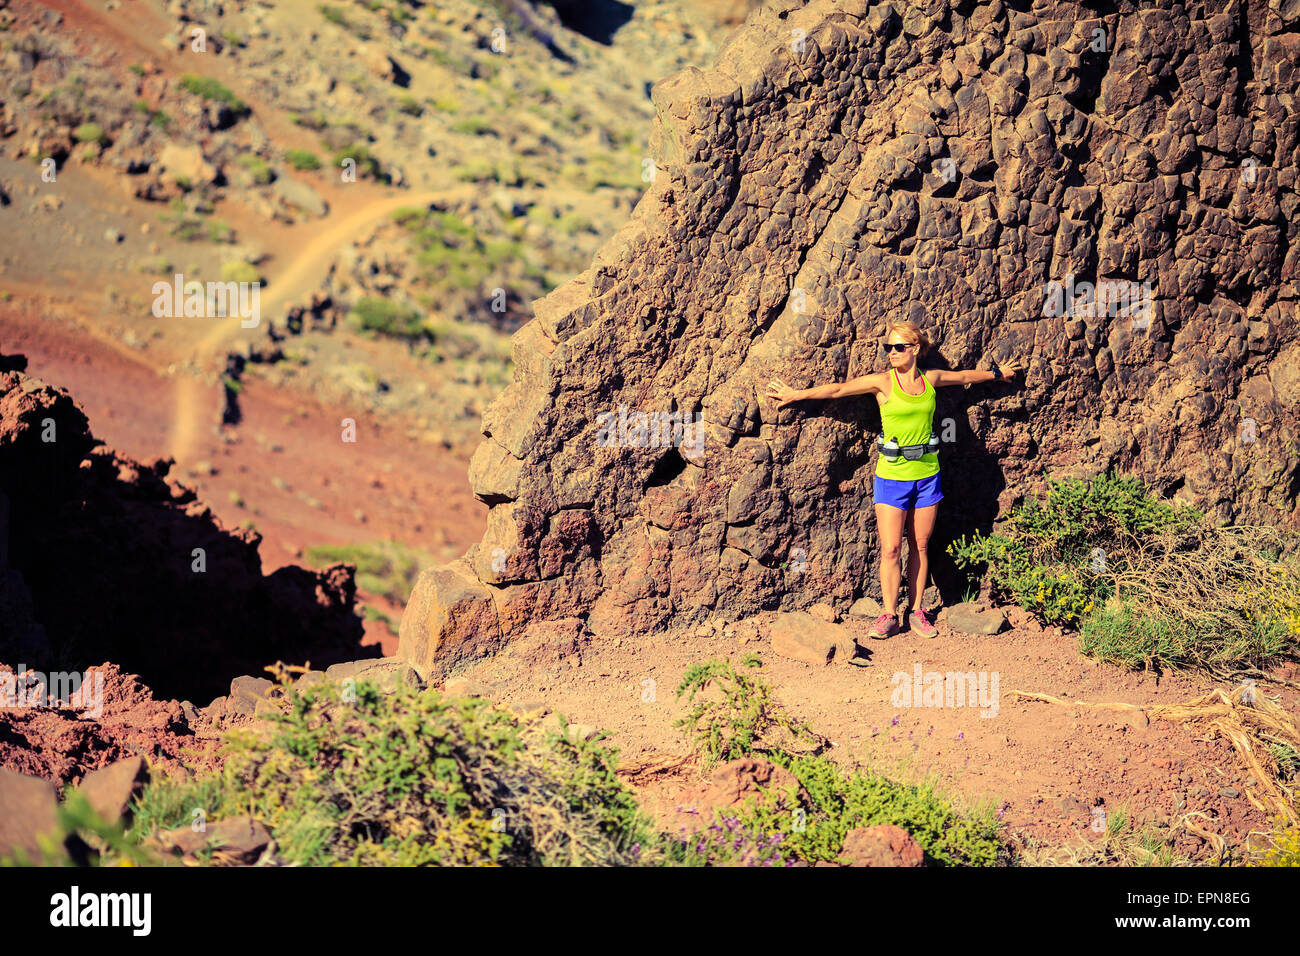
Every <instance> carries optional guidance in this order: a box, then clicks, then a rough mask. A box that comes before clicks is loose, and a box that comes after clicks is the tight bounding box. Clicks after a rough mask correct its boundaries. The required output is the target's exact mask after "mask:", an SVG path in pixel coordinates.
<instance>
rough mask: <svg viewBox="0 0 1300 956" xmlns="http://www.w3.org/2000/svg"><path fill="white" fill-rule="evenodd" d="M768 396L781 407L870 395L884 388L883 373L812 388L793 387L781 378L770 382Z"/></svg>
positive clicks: (860, 376)
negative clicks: (814, 400) (807, 401)
mask: <svg viewBox="0 0 1300 956" xmlns="http://www.w3.org/2000/svg"><path fill="white" fill-rule="evenodd" d="M767 387H768V392H767V397H768V398H773V399H776V407H777V408H781V407H783V406H785V405H789V404H790V403H791V402H802V401H804V400H806V399H817V398H847V397H848V396H850V395H868V394H870V393H872V392H878V391H880V389H881V388H882V373H879V372H876V373H873V374H871V375H859V376H858V377H857V378H851V379H849V380H848V381H847V382H831V383H829V384H827V385H815V386H813V387H812V388H803V389H800V388H791V387H790V386H789V385H787V384H785V382H783V381H781V380H780V379H779V378H774V379H772V381H770V382H769V383H768V386H767Z"/></svg>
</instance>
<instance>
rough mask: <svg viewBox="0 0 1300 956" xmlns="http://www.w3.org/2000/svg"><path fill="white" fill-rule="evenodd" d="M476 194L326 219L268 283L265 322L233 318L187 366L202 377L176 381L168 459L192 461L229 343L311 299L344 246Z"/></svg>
mask: <svg viewBox="0 0 1300 956" xmlns="http://www.w3.org/2000/svg"><path fill="white" fill-rule="evenodd" d="M473 192H474V187H472V186H463V187H459V188H455V189H446V190H441V191H438V192H424V193H415V194H412V195H405V194H404V195H398V196H392V197H388V198H385V199H379V200H375V201H373V202H370V203H367V204H366V205H364V206H362V207H361V208H359V209H355V210H352V211H351V212H349V213H348V214H347V215H345V216H343V217H342V218H339V219H338V220H337V221H330V220H332V219H333V218H334V217H333V216H331V217H330V219H327V220H326V222H325V224H324V226H325V227H324V228H323V229H321V230H320V231H319V232H316V233H315V234H314V235H313V236H312V238H311V239H310V240H309V241H308V242H307V244H306V245H304V246H303V247H301V249H299V250H298V251H297V252H296V253H295V254H294V257H293V258H292V259H291V260H290V261H289V262H288V264H287V266H286V267H285V268H284V269H283V271H281V272H279V273H278V274H277V275H275V276H273V277H272V280H271V281H270V282H269V283H268V284H267V286H266V294H265V295H262V296H261V302H260V308H261V320H260V321H259V322H258V324H257V326H256V327H254V328H251V329H245V328H244V327H243V325H242V323H241V322H240V320H239V319H238V318H237V317H231V318H228V319H225V320H222V321H220V322H217V323H215V324H214V325H213V326H212V329H211V331H209V332H208V333H207V335H205V336H204V337H203V338H202V339H201V340H200V341H199V343H198V345H197V346H196V347H195V349H194V352H193V354H192V355H191V357H190V359H189V362H188V363H187V364H189V365H191V366H192V367H194V368H197V369H198V370H199V372H198V374H197V375H194V374H185V375H181V376H179V377H178V378H177V380H176V394H175V399H174V401H173V408H174V417H173V421H172V426H171V429H170V437H169V439H168V443H167V448H168V451H167V454H169V455H171V456H172V457H174V458H175V459H176V460H177V462H180V463H185V462H189V461H192V454H193V452H194V448H195V446H196V443H197V440H198V435H199V430H200V428H201V427H202V426H201V423H202V421H203V419H204V418H205V417H206V416H207V415H208V414H210V412H211V407H212V403H211V402H210V401H205V400H204V398H203V393H204V391H205V390H208V389H211V388H212V387H213V386H214V383H215V373H216V372H217V371H218V370H217V369H216V368H214V367H213V364H212V359H214V358H216V359H221V358H224V356H225V353H226V349H227V348H228V346H229V345H230V343H231V342H232V341H233V340H234V339H236V338H238V337H239V336H240V335H241V334H243V335H245V336H254V335H255V336H261V335H263V334H264V333H265V329H264V327H263V325H262V322H266V321H274V319H275V318H276V317H277V316H278V315H279V313H280V312H281V311H283V310H284V309H285V308H287V307H288V306H290V305H292V304H293V303H295V302H299V301H302V300H304V299H306V298H308V297H309V296H310V295H311V293H312V292H313V291H314V290H315V289H316V288H318V287H319V286H320V284H321V282H322V281H323V280H324V278H325V276H326V275H327V274H328V272H329V267H330V264H331V263H332V262H333V259H334V255H335V253H337V251H338V249H339V248H340V247H342V246H344V245H346V244H347V243H349V242H352V241H354V240H355V239H356V238H357V237H358V236H359V235H360V234H361V232H362V230H364V229H365V228H366V227H368V226H371V225H373V224H374V223H375V222H376V221H377V220H380V219H382V218H383V217H384V216H386V215H388V214H389V213H391V212H393V211H395V210H397V209H400V208H402V207H404V206H420V205H427V204H428V203H432V202H440V201H448V200H455V199H460V198H464V197H466V196H469V195H472V194H473ZM312 225H313V226H314V225H315V224H312ZM303 228H304V229H306V228H309V226H304V227H303ZM205 409H206V410H207V411H205Z"/></svg>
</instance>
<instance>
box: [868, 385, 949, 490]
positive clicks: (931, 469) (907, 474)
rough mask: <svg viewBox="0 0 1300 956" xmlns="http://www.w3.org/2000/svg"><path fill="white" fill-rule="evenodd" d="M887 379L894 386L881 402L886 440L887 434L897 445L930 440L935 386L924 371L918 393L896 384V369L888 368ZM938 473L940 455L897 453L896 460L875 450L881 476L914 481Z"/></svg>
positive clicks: (877, 470)
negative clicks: (915, 456) (913, 457)
mask: <svg viewBox="0 0 1300 956" xmlns="http://www.w3.org/2000/svg"><path fill="white" fill-rule="evenodd" d="M889 380H890V381H891V382H892V383H893V387H892V388H891V389H890V391H889V401H887V402H885V404H883V405H881V406H880V433H881V435H883V436H884V437H885V440H886V441H888V440H889V439H890V438H892V439H894V441H896V442H898V444H900V445H924V444H925V443H926V442H928V441H929V440H930V432H931V431H932V430H933V428H934V404H935V403H934V386H933V385H931V384H930V380H929V379H928V378H926V377H925V376H924V375H922V376H921V381H923V382H925V391H924V392H922V393H921V394H920V395H909V394H907V392H905V391H903V386H901V385H899V384H898V373H897V372H896V371H894V369H892V368H891V369H890V370H889ZM938 473H939V456H938V455H935V454H934V453H933V452H926V454H925V455H923V456H922V457H921V458H919V459H917V460H916V461H908V460H907V459H906V458H902V457H900V458H899V459H898V461H895V462H888V461H885V459H884V458H882V457H881V456H880V454H879V450H877V453H876V474H877V475H878V476H879V477H881V478H891V479H893V480H895V481H916V480H918V479H920V478H929V477H930V476H931V475H935V474H938Z"/></svg>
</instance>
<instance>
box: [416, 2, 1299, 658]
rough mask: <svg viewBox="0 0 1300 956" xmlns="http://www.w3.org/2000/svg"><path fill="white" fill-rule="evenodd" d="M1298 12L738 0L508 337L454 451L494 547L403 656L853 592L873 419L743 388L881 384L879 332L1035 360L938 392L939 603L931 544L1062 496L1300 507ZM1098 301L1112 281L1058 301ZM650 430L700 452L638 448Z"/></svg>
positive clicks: (1217, 5)
mask: <svg viewBox="0 0 1300 956" xmlns="http://www.w3.org/2000/svg"><path fill="white" fill-rule="evenodd" d="M1298 21H1300V8H1298V7H1297V5H1296V4H1293V3H1284V4H1278V3H1275V2H1274V3H1270V2H1266V0H1245V2H1233V3H1229V2H1226V0H1224V2H1215V0H1211V2H1186V3H1184V2H1177V0H1157V2H1154V3H1147V2H1144V3H1136V2H1127V0H1118V2H1115V3H1108V4H1105V5H1092V4H1089V3H1083V2H1064V0H1061V2H1054V0H1036V2H1034V3H1032V4H1031V3H1028V2H1025V3H1015V4H1008V3H1004V2H1000V0H993V2H975V0H970V2H944V0H926V2H921V0H915V2H911V3H909V2H903V0H899V2H896V3H892V4H875V5H872V6H871V8H870V10H868V5H867V3H866V2H864V0H852V2H851V0H841V2H833V0H814V2H812V3H810V4H807V5H806V6H803V5H800V4H796V3H793V2H790V0H779V2H776V3H773V4H769V5H768V6H767V7H765V8H764V9H762V10H760V11H759V12H758V13H756V14H754V15H753V16H752V17H751V18H750V20H749V22H748V23H747V24H746V26H745V27H744V28H742V29H741V30H739V31H738V32H737V33H736V34H734V35H733V36H732V38H731V40H730V41H729V42H728V44H727V45H726V47H725V48H724V49H723V50H722V52H721V53H720V56H719V62H718V65H717V67H716V68H715V69H714V70H712V71H706V72H702V71H699V70H695V69H688V70H685V71H683V72H681V73H679V74H676V75H675V76H673V77H670V78H669V79H667V80H664V81H663V82H661V83H659V84H657V85H656V86H655V88H654V100H655V103H656V106H657V109H658V121H657V129H656V134H655V143H656V147H655V157H654V159H655V165H656V170H657V175H656V177H655V179H654V182H653V184H652V186H651V187H650V189H649V190H648V191H647V193H646V194H645V196H644V197H643V198H642V200H641V202H640V203H639V204H638V206H637V208H636V211H635V213H634V214H633V217H632V219H631V221H630V222H628V223H627V224H626V226H625V227H624V228H622V229H621V230H620V231H619V232H618V233H617V234H616V235H615V236H614V237H612V238H611V240H610V241H609V242H608V243H607V244H606V245H605V246H604V247H603V248H602V249H601V250H600V252H599V253H598V254H597V256H596V259H595V261H594V262H593V263H592V265H591V267H590V268H589V269H588V270H587V271H585V272H584V273H582V274H581V275H580V276H578V277H577V278H576V279H574V280H573V281H571V282H569V283H568V284H566V285H564V286H562V287H560V288H559V289H557V290H556V291H555V292H553V293H551V294H550V295H548V296H547V297H546V298H544V299H542V300H540V301H538V302H537V303H536V304H535V318H534V319H533V321H532V322H531V323H529V324H528V325H526V326H525V327H524V328H522V329H521V330H520V331H519V332H518V333H517V334H516V336H515V338H514V342H513V351H514V359H515V363H516V366H515V380H514V382H513V384H511V385H510V386H509V387H508V388H507V389H506V390H505V392H504V393H503V394H502V395H501V396H500V397H499V398H498V399H497V401H496V402H494V403H493V405H492V406H490V407H489V409H488V410H487V411H486V412H485V414H484V420H483V431H484V434H485V435H486V436H487V438H486V441H484V442H483V444H482V445H481V446H480V447H479V449H478V451H477V453H476V454H475V456H474V459H473V462H472V464H471V467H470V481H471V484H472V485H473V488H474V490H475V492H476V494H477V495H478V496H479V497H480V498H481V499H482V500H484V501H485V502H487V503H488V504H490V505H491V511H490V514H489V519H488V530H487V532H486V534H485V536H484V538H483V541H482V542H481V544H479V545H477V546H475V547H474V548H471V550H470V551H469V553H468V554H467V555H466V556H465V557H464V558H463V559H461V560H460V561H457V562H455V563H454V564H452V565H449V566H447V567H444V568H439V569H434V570H431V571H428V572H426V573H425V574H424V576H423V577H422V578H421V580H420V583H419V585H418V586H417V588H416V593H415V595H414V596H413V599H412V601H411V604H410V605H409V607H408V609H407V613H406V616H405V618H404V619H403V622H402V634H401V648H400V650H399V654H401V655H402V656H404V657H406V658H407V659H409V660H411V661H412V663H414V664H415V665H416V666H417V667H418V668H420V669H421V670H422V671H428V670H436V669H444V668H446V667H447V666H449V665H450V664H452V663H454V662H455V661H456V660H457V659H459V658H463V657H466V656H470V655H475V654H481V653H484V652H486V651H489V650H491V649H492V648H493V647H494V646H495V645H497V644H499V643H500V642H501V641H502V640H505V639H509V638H512V637H513V636H515V635H516V634H518V633H519V632H520V631H521V630H522V629H523V628H524V627H525V626H526V624H527V623H528V622H529V621H531V620H537V619H546V618H553V617H572V616H577V617H586V618H587V619H588V620H589V622H590V623H591V625H592V626H593V629H595V630H597V631H612V632H616V633H644V632H646V631H649V630H653V629H656V628H659V627H662V626H664V625H666V624H669V623H670V622H671V623H693V622H696V621H699V620H703V619H704V618H705V617H706V616H723V617H737V616H741V615H746V614H751V613H753V612H755V611H759V610H772V609H780V610H786V611H789V610H797V609H800V608H804V607H807V606H808V605H810V604H813V603H815V602H818V601H825V602H828V603H830V604H832V605H833V606H835V607H836V608H839V609H841V610H842V609H843V608H845V607H847V606H848V604H849V603H851V602H852V601H853V599H854V598H855V597H857V596H859V595H860V594H861V592H862V590H863V582H871V581H873V580H874V578H875V574H876V565H877V551H878V548H877V542H876V539H875V527H874V521H873V516H872V508H871V478H872V469H873V461H872V455H871V450H872V444H873V438H874V433H875V431H876V430H877V429H878V427H879V414H878V411H877V409H876V406H875V403H874V401H873V400H871V399H870V398H865V399H861V400H841V401H838V402H827V403H820V404H819V403H810V402H805V403H800V404H798V405H795V406H790V407H788V408H786V409H783V410H781V412H780V413H779V414H777V413H776V412H775V411H774V409H773V405H772V403H771V402H770V401H768V400H765V399H764V398H763V397H762V396H763V394H764V392H765V391H766V389H767V383H768V381H769V380H770V379H772V378H773V377H780V378H782V379H784V380H785V381H787V382H788V383H790V384H791V385H794V386H795V387H806V386H808V385H812V384H820V383H825V382H829V381H842V380H844V379H846V378H849V377H852V376H856V375H860V374H863V373H866V372H868V371H871V370H873V369H874V368H878V367H880V364H881V361H882V359H881V356H880V352H879V348H878V344H877V343H878V338H879V335H880V332H881V330H882V326H883V324H884V323H885V322H886V321H888V320H893V319H910V320H913V321H915V322H917V323H918V324H920V325H921V326H922V327H923V328H925V329H926V330H927V331H928V333H929V334H930V335H931V337H932V339H933V340H934V341H935V342H936V344H937V348H936V350H935V352H934V353H932V355H931V357H930V360H931V361H932V362H933V363H934V364H938V365H940V366H944V365H947V366H951V367H963V368H970V367H975V366H980V367H984V368H987V367H988V363H989V361H990V359H992V360H996V361H1002V360H1005V359H1009V358H1016V359H1019V360H1020V361H1021V362H1023V363H1024V364H1025V365H1026V366H1027V374H1026V376H1025V378H1024V388H1023V389H1011V388H1008V387H1007V386H1004V385H999V386H992V385H990V386H978V387H975V388H971V389H965V390H963V389H946V390H944V391H943V392H941V393H940V400H939V408H938V411H937V414H936V419H937V422H936V424H937V425H939V426H940V427H941V428H942V430H943V433H944V439H945V442H946V445H945V451H944V452H943V453H942V455H941V458H942V460H943V468H944V472H943V473H944V476H945V492H946V494H947V496H948V497H947V499H946V500H945V502H944V506H943V509H942V510H941V518H940V525H939V527H938V528H937V529H936V534H935V540H933V541H932V548H931V554H932V555H935V556H936V558H935V565H934V569H933V570H934V573H935V575H936V578H937V580H938V581H939V583H940V585H941V588H943V589H945V591H946V592H947V593H946V594H945V597H947V598H948V599H949V600H952V599H955V598H956V597H958V596H959V594H955V593H954V591H955V586H954V578H955V575H954V574H953V569H952V567H951V564H950V562H949V561H948V559H947V558H946V556H944V554H943V549H944V546H945V544H946V542H947V541H950V540H951V539H952V538H954V537H955V536H956V535H958V534H961V533H964V532H967V531H969V530H971V529H972V528H974V527H977V526H978V527H985V528H987V527H988V526H989V525H990V524H991V523H992V521H993V519H994V517H995V516H996V515H997V514H998V512H999V511H1000V510H1001V509H1003V508H1005V507H1007V506H1008V505H1010V504H1011V503H1013V502H1014V501H1015V500H1016V499H1017V498H1018V497H1020V496H1022V495H1023V494H1025V493H1026V492H1028V491H1031V490H1034V489H1035V486H1036V485H1037V484H1038V483H1039V482H1040V481H1041V479H1042V478H1043V477H1044V476H1048V475H1051V476H1064V475H1071V474H1074V475H1084V474H1088V473H1095V472H1100V471H1104V470H1107V469H1112V468H1113V469H1115V470H1117V471H1120V472H1122V473H1135V474H1139V475H1141V476H1142V477H1143V478H1145V479H1147V480H1148V481H1150V482H1153V483H1154V484H1155V485H1156V487H1157V488H1158V489H1159V490H1160V491H1162V492H1164V493H1166V494H1177V496H1178V497H1179V498H1181V499H1184V500H1187V501H1189V502H1193V503H1196V504H1198V505H1200V506H1202V507H1204V508H1205V509H1207V510H1208V511H1210V512H1211V513H1213V514H1214V515H1216V516H1217V517H1219V518H1222V519H1225V520H1242V519H1249V520H1261V521H1266V522H1272V523H1284V522H1293V521H1294V516H1295V501H1296V492H1297V487H1296V461H1297V451H1296V450H1295V447H1294V443H1288V436H1290V435H1293V434H1294V433H1295V428H1296V424H1297V402H1298V400H1300V343H1297V341H1296V329H1295V315H1294V309H1295V301H1296V297H1297V285H1296V280H1297V274H1298V272H1300V243H1297V241H1296V240H1297V229H1298V227H1300V216H1297V206H1298V205H1300V197H1297V193H1296V188H1297V187H1296V176H1297V167H1298V165H1300V157H1298V155H1297V146H1298V143H1300V138H1298V135H1297V134H1298V128H1300V115H1298V114H1297V113H1296V111H1295V110H1294V108H1293V106H1292V105H1291V104H1292V103H1293V101H1294V96H1295V93H1296V86H1297V79H1298V78H1300V72H1298V71H1297V67H1296V64H1297V62H1300V33H1298V32H1297V29H1296V28H1297V25H1298ZM1085 281H1086V282H1092V283H1106V284H1107V285H1105V286H1099V288H1104V289H1105V290H1106V291H1107V293H1108V294H1107V295H1106V296H1100V295H1095V296H1093V301H1092V304H1091V305H1090V304H1088V300H1087V298H1086V297H1085V298H1084V299H1081V300H1076V298H1075V296H1076V294H1078V293H1081V292H1082V290H1083V288H1084V287H1083V286H1082V283H1084V282H1085ZM1122 293H1133V294H1134V295H1135V296H1136V299H1135V300H1131V301H1130V302H1129V306H1130V308H1131V307H1132V306H1134V305H1136V306H1138V307H1139V309H1140V308H1141V306H1143V305H1144V304H1147V303H1148V302H1149V304H1150V311H1149V312H1148V313H1143V312H1141V311H1137V312H1133V311H1127V312H1126V311H1125V308H1124V307H1125V302H1124V300H1123V295H1122ZM1148 294H1149V299H1148V298H1146V297H1147V296H1148ZM620 406H625V408H620ZM674 412H675V413H678V414H681V415H686V416H689V418H688V420H689V421H690V422H691V423H692V424H694V422H695V421H696V419H695V418H694V417H693V416H695V415H699V416H700V419H701V420H702V425H701V426H700V434H699V436H698V437H699V438H700V439H701V441H702V444H700V445H698V446H696V445H694V444H693V443H692V442H691V440H690V439H691V438H694V437H696V436H695V435H694V434H693V433H692V432H691V430H690V429H689V428H688V429H687V430H686V432H685V433H680V432H679V433H676V434H674V433H673V432H672V431H671V430H669V429H663V430H658V429H654V430H650V431H648V432H642V433H638V432H637V430H636V426H637V419H636V416H637V415H649V416H653V415H654V414H655V413H674ZM603 413H613V415H614V422H613V424H614V425H616V426H619V427H615V428H612V429H611V428H610V427H608V426H609V424H610V423H609V421H608V420H606V419H605V418H604V417H603ZM629 420H630V421H629ZM624 424H630V425H631V430H630V431H629V430H626V429H624V428H623V427H622V426H623V425H624ZM611 437H612V439H613V440H612V441H608V440H605V439H607V438H611Z"/></svg>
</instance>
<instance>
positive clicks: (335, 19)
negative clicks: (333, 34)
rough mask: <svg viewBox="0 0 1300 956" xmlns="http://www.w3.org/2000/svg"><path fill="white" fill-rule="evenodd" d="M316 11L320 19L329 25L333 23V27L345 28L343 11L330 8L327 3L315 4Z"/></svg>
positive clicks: (346, 22)
mask: <svg viewBox="0 0 1300 956" xmlns="http://www.w3.org/2000/svg"><path fill="white" fill-rule="evenodd" d="M316 9H317V11H318V12H319V13H320V15H321V16H322V17H324V18H325V19H326V20H328V21H329V22H330V23H333V24H334V25H335V26H340V27H346V26H347V25H348V21H347V18H346V17H345V16H343V11H342V10H340V9H339V8H338V7H332V6H330V5H329V4H327V3H321V4H317V6H316Z"/></svg>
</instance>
